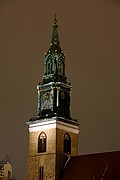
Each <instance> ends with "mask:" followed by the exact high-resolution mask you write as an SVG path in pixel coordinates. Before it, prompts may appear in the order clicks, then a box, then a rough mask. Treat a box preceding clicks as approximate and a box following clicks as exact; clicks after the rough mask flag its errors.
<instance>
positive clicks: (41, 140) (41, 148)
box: [38, 132, 47, 153]
mask: <svg viewBox="0 0 120 180" xmlns="http://www.w3.org/2000/svg"><path fill="white" fill-rule="evenodd" d="M46 139H47V136H46V134H45V133H44V132H41V133H40V135H39V136H38V153H41V152H46Z"/></svg>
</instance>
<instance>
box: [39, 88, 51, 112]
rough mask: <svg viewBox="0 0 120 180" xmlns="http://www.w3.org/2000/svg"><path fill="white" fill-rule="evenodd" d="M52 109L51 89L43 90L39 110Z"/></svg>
mask: <svg viewBox="0 0 120 180" xmlns="http://www.w3.org/2000/svg"><path fill="white" fill-rule="evenodd" d="M45 109H51V110H52V109H53V94H52V91H45V92H44V91H43V92H42V93H41V110H45Z"/></svg>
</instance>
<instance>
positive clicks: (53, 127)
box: [27, 17, 79, 180]
mask: <svg viewBox="0 0 120 180" xmlns="http://www.w3.org/2000/svg"><path fill="white" fill-rule="evenodd" d="M37 90H38V114H37V117H33V118H30V119H29V121H28V122H27V124H28V127H29V154H28V180H57V179H58V177H59V174H60V172H61V170H62V169H63V167H64V165H65V163H66V162H67V160H68V158H69V157H70V156H75V155H77V153H78V132H79V130H78V122H77V120H75V119H73V118H71V116H70V94H71V85H70V84H69V83H67V78H66V76H65V55H64V53H63V52H62V50H61V47H60V41H59V36H58V25H57V20H56V17H55V20H54V23H53V30H52V40H51V44H50V47H49V49H48V51H47V52H46V53H45V57H44V73H43V77H42V83H38V85H37Z"/></svg>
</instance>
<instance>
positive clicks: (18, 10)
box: [0, 0, 120, 180]
mask: <svg viewBox="0 0 120 180" xmlns="http://www.w3.org/2000/svg"><path fill="white" fill-rule="evenodd" d="M54 13H57V19H58V25H59V37H60V42H61V47H62V49H63V51H64V53H65V54H66V75H67V77H68V82H71V83H72V87H73V88H72V103H71V115H72V117H74V118H77V119H79V123H80V135H79V154H86V153H95V152H104V151H115V150H120V1H119V0H74V1H72V0H69V1H68V0H66V1H65V0H61V1H57V0H50V1H47V0H43V1H41V0H34V1H33V0H0V160H2V159H3V158H4V156H5V155H6V154H8V155H9V156H10V157H11V162H12V164H13V170H14V174H15V176H16V178H17V180H26V179H27V152H28V128H27V125H26V121H27V120H28V118H29V117H33V116H36V114H37V90H36V85H37V83H38V82H39V81H41V79H42V73H43V57H44V53H45V52H46V51H47V50H48V48H49V44H50V41H51V30H52V24H53V19H54Z"/></svg>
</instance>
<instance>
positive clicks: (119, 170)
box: [59, 151, 120, 180]
mask: <svg viewBox="0 0 120 180" xmlns="http://www.w3.org/2000/svg"><path fill="white" fill-rule="evenodd" d="M102 178H103V179H102ZM105 179H106V180H120V151H119V152H118V151H117V152H107V153H97V154H89V155H79V156H73V157H71V158H70V160H69V161H68V163H67V165H66V166H65V168H64V170H63V171H62V172H61V175H60V177H59V180H105Z"/></svg>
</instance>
